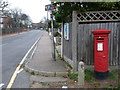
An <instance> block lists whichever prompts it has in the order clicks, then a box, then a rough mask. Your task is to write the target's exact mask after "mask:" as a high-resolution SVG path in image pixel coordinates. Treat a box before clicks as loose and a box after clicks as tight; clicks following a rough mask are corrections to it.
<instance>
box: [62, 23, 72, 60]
mask: <svg viewBox="0 0 120 90" xmlns="http://www.w3.org/2000/svg"><path fill="white" fill-rule="evenodd" d="M63 42H64V43H63V44H64V46H63V52H64V55H65V56H66V57H68V58H69V59H71V60H72V23H69V40H65V38H63Z"/></svg>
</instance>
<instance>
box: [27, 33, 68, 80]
mask: <svg viewBox="0 0 120 90" xmlns="http://www.w3.org/2000/svg"><path fill="white" fill-rule="evenodd" d="M25 70H26V71H28V72H30V73H31V74H35V75H41V76H46V77H58V78H59V76H65V75H68V70H67V68H66V64H65V62H64V61H62V60H58V59H57V60H56V61H54V60H53V58H52V40H51V39H50V36H49V35H48V33H47V32H44V33H43V36H42V37H41V39H40V40H39V41H38V43H37V47H36V50H35V52H34V55H33V57H32V59H31V60H30V61H29V62H28V63H27V64H26V65H25ZM51 79H52V78H51ZM61 80H62V79H61ZM58 81H59V80H58Z"/></svg>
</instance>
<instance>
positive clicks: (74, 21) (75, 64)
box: [72, 11, 78, 72]
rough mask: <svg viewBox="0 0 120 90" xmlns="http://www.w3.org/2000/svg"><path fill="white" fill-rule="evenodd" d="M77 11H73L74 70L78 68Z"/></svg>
mask: <svg viewBox="0 0 120 90" xmlns="http://www.w3.org/2000/svg"><path fill="white" fill-rule="evenodd" d="M77 54H78V53H77V13H76V11H73V13H72V60H73V72H76V71H77V70H78V60H77Z"/></svg>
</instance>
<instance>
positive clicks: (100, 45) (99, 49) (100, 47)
mask: <svg viewBox="0 0 120 90" xmlns="http://www.w3.org/2000/svg"><path fill="white" fill-rule="evenodd" d="M97 51H103V43H97Z"/></svg>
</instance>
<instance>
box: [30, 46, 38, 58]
mask: <svg viewBox="0 0 120 90" xmlns="http://www.w3.org/2000/svg"><path fill="white" fill-rule="evenodd" d="M36 49H37V46H36V47H35V48H34V50H33V52H32V55H31V56H30V59H32V57H33V55H34V53H35V51H36Z"/></svg>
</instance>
